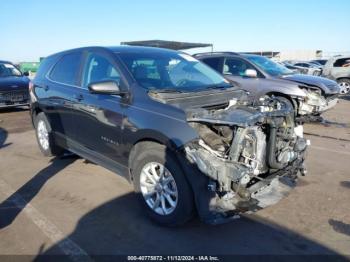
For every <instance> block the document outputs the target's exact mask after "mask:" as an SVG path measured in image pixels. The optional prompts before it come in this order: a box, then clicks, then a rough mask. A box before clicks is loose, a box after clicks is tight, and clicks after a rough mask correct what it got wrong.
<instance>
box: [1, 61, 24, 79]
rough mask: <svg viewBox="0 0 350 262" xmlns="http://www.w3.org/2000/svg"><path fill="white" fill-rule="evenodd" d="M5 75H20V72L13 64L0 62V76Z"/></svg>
mask: <svg viewBox="0 0 350 262" xmlns="http://www.w3.org/2000/svg"><path fill="white" fill-rule="evenodd" d="M7 76H22V73H21V72H20V71H19V70H18V69H17V68H16V67H15V66H14V65H11V64H8V63H0V77H7Z"/></svg>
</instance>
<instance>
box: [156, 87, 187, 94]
mask: <svg viewBox="0 0 350 262" xmlns="http://www.w3.org/2000/svg"><path fill="white" fill-rule="evenodd" d="M150 92H153V93H184V92H183V91H181V90H178V89H171V88H164V89H151V90H150Z"/></svg>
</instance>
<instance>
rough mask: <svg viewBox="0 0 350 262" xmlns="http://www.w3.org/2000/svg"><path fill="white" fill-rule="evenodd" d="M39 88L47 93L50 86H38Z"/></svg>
mask: <svg viewBox="0 0 350 262" xmlns="http://www.w3.org/2000/svg"><path fill="white" fill-rule="evenodd" d="M36 87H37V88H41V89H44V90H45V91H47V90H49V89H50V88H49V86H48V85H44V86H36Z"/></svg>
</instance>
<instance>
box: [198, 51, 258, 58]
mask: <svg viewBox="0 0 350 262" xmlns="http://www.w3.org/2000/svg"><path fill="white" fill-rule="evenodd" d="M193 56H194V57H196V58H199V59H200V58H208V57H237V56H241V57H242V56H243V57H261V56H260V55H255V54H247V53H237V52H226V51H225V52H207V53H198V54H194V55H193Z"/></svg>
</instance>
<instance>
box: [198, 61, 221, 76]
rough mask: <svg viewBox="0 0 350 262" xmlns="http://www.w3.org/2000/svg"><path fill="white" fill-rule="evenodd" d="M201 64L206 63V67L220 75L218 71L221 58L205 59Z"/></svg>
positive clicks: (219, 70)
mask: <svg viewBox="0 0 350 262" xmlns="http://www.w3.org/2000/svg"><path fill="white" fill-rule="evenodd" d="M202 62H204V63H206V64H207V65H208V66H210V67H211V68H213V69H215V70H216V71H218V72H220V73H222V72H221V69H220V62H221V58H219V57H215V58H205V59H203V60H202Z"/></svg>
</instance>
